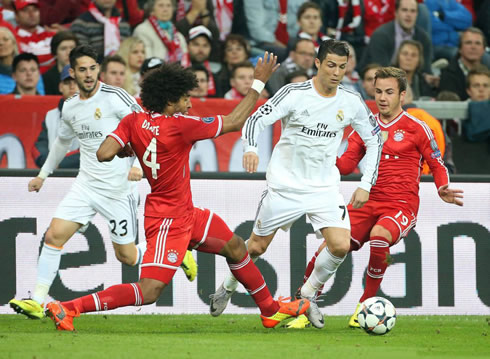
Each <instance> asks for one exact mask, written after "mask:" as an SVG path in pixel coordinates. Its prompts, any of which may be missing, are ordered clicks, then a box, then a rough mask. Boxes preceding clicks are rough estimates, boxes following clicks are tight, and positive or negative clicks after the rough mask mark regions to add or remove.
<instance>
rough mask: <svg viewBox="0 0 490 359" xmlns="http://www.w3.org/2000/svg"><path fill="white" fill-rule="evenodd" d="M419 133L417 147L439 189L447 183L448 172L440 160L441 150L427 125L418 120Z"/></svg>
mask: <svg viewBox="0 0 490 359" xmlns="http://www.w3.org/2000/svg"><path fill="white" fill-rule="evenodd" d="M420 122H421V123H420V125H421V126H420V134H419V136H417V138H419V142H418V143H417V147H418V150H419V152H420V153H421V154H422V157H423V158H424V160H426V161H427V164H428V165H429V168H430V170H431V172H432V176H434V182H435V183H436V187H437V189H438V190H439V188H441V186H443V185H446V184H449V172H448V171H447V168H446V166H445V165H444V161H443V160H442V156H441V151H439V147H438V146H437V142H436V140H435V138H434V135H433V133H432V131H431V129H430V127H429V126H427V124H426V123H425V122H422V121H420Z"/></svg>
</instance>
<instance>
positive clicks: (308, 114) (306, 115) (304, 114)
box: [299, 110, 310, 117]
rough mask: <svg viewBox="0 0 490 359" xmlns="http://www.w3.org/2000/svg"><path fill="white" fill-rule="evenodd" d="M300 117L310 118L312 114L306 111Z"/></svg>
mask: <svg viewBox="0 0 490 359" xmlns="http://www.w3.org/2000/svg"><path fill="white" fill-rule="evenodd" d="M299 115H300V116H305V117H309V116H310V113H309V112H308V110H304V111H303V112H301V113H300V114H299Z"/></svg>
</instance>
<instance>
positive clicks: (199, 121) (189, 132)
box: [179, 115, 223, 143]
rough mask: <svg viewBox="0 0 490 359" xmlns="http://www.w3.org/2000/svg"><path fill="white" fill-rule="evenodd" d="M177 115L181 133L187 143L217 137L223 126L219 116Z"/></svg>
mask: <svg viewBox="0 0 490 359" xmlns="http://www.w3.org/2000/svg"><path fill="white" fill-rule="evenodd" d="M179 117H180V118H179V124H180V126H181V130H182V135H183V137H184V140H185V141H186V142H188V143H194V142H196V141H199V140H204V139H207V138H214V137H217V136H218V135H219V134H220V132H221V128H222V126H223V120H222V118H221V116H214V117H196V116H183V115H181V116H179Z"/></svg>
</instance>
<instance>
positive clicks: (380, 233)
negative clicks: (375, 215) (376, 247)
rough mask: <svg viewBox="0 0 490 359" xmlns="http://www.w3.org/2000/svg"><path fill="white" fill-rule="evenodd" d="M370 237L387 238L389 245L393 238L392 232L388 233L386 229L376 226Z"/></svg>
mask: <svg viewBox="0 0 490 359" xmlns="http://www.w3.org/2000/svg"><path fill="white" fill-rule="evenodd" d="M369 236H370V237H378V238H379V237H382V238H385V239H386V241H387V242H388V243H391V242H392V236H391V233H390V231H388V230H387V229H386V228H384V227H382V226H379V225H375V226H374V227H373V229H371V232H370V234H369Z"/></svg>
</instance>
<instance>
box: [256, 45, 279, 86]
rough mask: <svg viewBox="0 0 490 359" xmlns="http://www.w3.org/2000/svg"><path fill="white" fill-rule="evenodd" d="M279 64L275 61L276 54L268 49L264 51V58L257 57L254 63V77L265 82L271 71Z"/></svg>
mask: <svg viewBox="0 0 490 359" xmlns="http://www.w3.org/2000/svg"><path fill="white" fill-rule="evenodd" d="M279 65H280V64H278V63H277V56H275V55H274V54H273V53H270V54H269V52H268V51H266V52H265V54H264V58H262V57H261V58H259V60H258V61H257V65H255V73H254V78H255V79H257V80H260V81H262V82H263V83H266V82H267V80H269V78H270V77H271V75H272V73H273V72H274V71H276V70H277V68H278V67H279Z"/></svg>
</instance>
